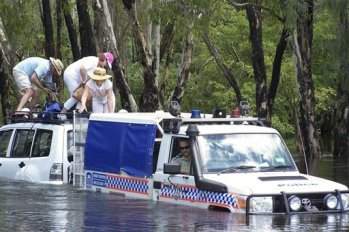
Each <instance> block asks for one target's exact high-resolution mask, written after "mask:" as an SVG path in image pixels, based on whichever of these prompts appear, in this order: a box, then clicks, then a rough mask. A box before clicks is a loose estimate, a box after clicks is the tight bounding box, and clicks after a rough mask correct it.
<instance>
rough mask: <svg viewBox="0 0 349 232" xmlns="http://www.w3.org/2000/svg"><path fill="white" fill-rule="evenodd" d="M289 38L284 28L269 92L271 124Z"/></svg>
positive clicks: (268, 107) (275, 57)
mask: <svg viewBox="0 0 349 232" xmlns="http://www.w3.org/2000/svg"><path fill="white" fill-rule="evenodd" d="M288 36H289V33H288V31H287V30H286V29H285V28H284V29H283V30H282V32H281V35H280V39H279V42H278V44H277V46H276V51H275V56H274V61H273V71H272V75H271V81H270V86H269V91H268V104H267V121H268V122H270V124H271V122H272V120H271V117H272V112H273V105H274V100H275V96H276V92H277V88H278V86H279V82H280V72H281V65H282V57H283V55H284V52H285V50H286V46H287V37H288Z"/></svg>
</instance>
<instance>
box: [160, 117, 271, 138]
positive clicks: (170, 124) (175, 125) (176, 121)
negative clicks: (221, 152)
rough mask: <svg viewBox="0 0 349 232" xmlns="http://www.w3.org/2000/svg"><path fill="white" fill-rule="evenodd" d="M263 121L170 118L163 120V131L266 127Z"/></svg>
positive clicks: (242, 118)
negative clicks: (185, 127)
mask: <svg viewBox="0 0 349 232" xmlns="http://www.w3.org/2000/svg"><path fill="white" fill-rule="evenodd" d="M265 122H266V120H265V119H260V118H254V117H238V118H171V119H163V122H162V123H163V129H164V131H165V132H166V133H174V134H176V133H178V132H179V128H180V126H181V125H189V124H201V125H209V124H212V125H217V124H228V125H255V126H266V124H265Z"/></svg>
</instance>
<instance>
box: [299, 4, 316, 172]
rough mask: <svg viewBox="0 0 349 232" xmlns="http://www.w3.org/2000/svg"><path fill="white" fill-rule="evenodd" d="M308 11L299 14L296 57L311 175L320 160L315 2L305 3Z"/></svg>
mask: <svg viewBox="0 0 349 232" xmlns="http://www.w3.org/2000/svg"><path fill="white" fill-rule="evenodd" d="M304 4H305V7H302V8H301V11H302V12H298V18H297V27H296V31H295V34H294V53H295V56H296V71H297V81H298V85H299V93H300V102H299V108H300V109H299V111H300V113H299V117H300V118H299V128H300V130H301V136H302V141H303V145H304V150H305V154H306V157H307V163H308V167H309V171H310V173H313V172H314V171H315V170H314V167H315V166H314V164H315V163H316V161H317V160H318V159H319V158H320V155H321V150H320V144H319V135H318V132H317V129H316V125H315V109H314V108H315V97H314V84H313V79H312V69H311V68H312V67H311V58H312V39H313V7H314V4H313V0H307V1H305V2H304Z"/></svg>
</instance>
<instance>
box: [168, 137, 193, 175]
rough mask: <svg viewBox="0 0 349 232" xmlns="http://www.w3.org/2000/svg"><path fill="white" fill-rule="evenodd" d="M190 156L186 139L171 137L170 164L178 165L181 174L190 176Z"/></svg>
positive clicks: (191, 171)
mask: <svg viewBox="0 0 349 232" xmlns="http://www.w3.org/2000/svg"><path fill="white" fill-rule="evenodd" d="M191 161H192V154H191V150H190V144H189V140H188V139H187V138H180V137H173V140H172V149H171V159H170V163H174V164H180V166H181V174H186V175H192V173H193V170H192V162H191Z"/></svg>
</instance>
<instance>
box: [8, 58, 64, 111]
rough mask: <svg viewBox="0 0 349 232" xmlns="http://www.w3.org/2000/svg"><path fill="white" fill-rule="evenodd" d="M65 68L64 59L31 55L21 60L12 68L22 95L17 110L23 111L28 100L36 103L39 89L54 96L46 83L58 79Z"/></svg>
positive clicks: (33, 103) (32, 103)
mask: <svg viewBox="0 0 349 232" xmlns="http://www.w3.org/2000/svg"><path fill="white" fill-rule="evenodd" d="M63 69H64V65H63V63H62V61H61V60H59V59H55V58H52V57H50V58H49V59H44V58H41V57H29V58H27V59H24V60H22V61H21V62H19V63H18V64H17V65H16V66H15V67H14V68H13V70H12V73H13V77H14V79H15V82H16V84H17V87H18V89H19V92H20V94H21V95H22V98H21V100H20V102H19V104H18V106H17V109H16V111H21V110H22V108H23V107H24V105H25V104H26V103H27V102H28V101H30V103H31V105H32V106H33V105H35V104H36V100H37V97H38V94H37V90H38V89H41V90H43V91H44V92H46V93H47V94H49V95H50V96H53V95H54V94H55V93H53V92H52V90H51V89H50V88H47V87H46V86H45V85H44V83H53V82H54V81H56V78H58V77H59V76H60V75H61V74H62V72H63Z"/></svg>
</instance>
